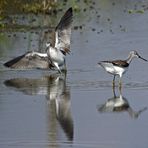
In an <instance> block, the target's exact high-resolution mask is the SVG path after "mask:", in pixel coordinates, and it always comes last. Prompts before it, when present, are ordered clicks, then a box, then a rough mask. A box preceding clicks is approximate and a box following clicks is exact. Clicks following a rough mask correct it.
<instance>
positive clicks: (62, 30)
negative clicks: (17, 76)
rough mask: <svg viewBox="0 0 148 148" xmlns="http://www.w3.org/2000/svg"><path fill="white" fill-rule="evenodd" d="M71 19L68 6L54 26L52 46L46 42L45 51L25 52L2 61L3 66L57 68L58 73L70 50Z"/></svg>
mask: <svg viewBox="0 0 148 148" xmlns="http://www.w3.org/2000/svg"><path fill="white" fill-rule="evenodd" d="M72 21H73V10H72V8H69V9H68V10H67V11H66V12H65V14H64V15H63V17H62V18H61V20H60V22H59V23H58V25H57V26H56V28H55V35H54V36H55V39H54V41H55V44H54V46H51V44H50V43H48V44H46V46H47V51H46V52H45V53H40V52H35V51H31V52H27V53H25V54H23V55H21V56H18V57H16V58H14V59H12V60H10V61H8V62H6V63H4V66H6V67H10V68H15V69H31V68H39V69H48V68H57V69H58V71H59V72H60V73H61V67H64V69H65V70H66V61H65V60H66V59H65V57H66V54H67V53H69V52H70V38H71V28H72Z"/></svg>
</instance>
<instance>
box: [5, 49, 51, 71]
mask: <svg viewBox="0 0 148 148" xmlns="http://www.w3.org/2000/svg"><path fill="white" fill-rule="evenodd" d="M4 66H6V67H10V68H15V69H31V68H40V69H47V68H49V61H48V56H47V54H46V53H38V52H27V53H25V54H23V55H21V56H18V57H16V58H14V59H12V60H10V61H8V62H6V63H4Z"/></svg>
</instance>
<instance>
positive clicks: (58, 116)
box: [4, 74, 74, 147]
mask: <svg viewBox="0 0 148 148" xmlns="http://www.w3.org/2000/svg"><path fill="white" fill-rule="evenodd" d="M4 84H5V85H6V86H8V87H13V88H15V89H16V90H17V91H21V92H23V93H24V94H27V95H38V94H42V95H43V94H44V95H46V98H47V104H48V125H49V128H48V135H49V142H51V141H52V142H54V146H55V147H56V141H57V140H60V139H59V138H61V133H62V132H60V129H61V128H62V130H63V131H64V133H65V135H66V137H67V139H68V141H72V140H73V128H74V127H73V119H72V115H71V102H70V90H69V88H68V87H67V86H66V74H63V75H59V74H52V75H50V76H44V77H42V78H40V79H30V78H15V79H10V80H6V81H5V82H4ZM58 137H59V138H58ZM52 146H53V145H52Z"/></svg>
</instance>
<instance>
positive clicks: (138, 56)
mask: <svg viewBox="0 0 148 148" xmlns="http://www.w3.org/2000/svg"><path fill="white" fill-rule="evenodd" d="M138 58H140V59H142V60H143V61H146V62H148V60H146V59H144V58H143V57H141V56H138Z"/></svg>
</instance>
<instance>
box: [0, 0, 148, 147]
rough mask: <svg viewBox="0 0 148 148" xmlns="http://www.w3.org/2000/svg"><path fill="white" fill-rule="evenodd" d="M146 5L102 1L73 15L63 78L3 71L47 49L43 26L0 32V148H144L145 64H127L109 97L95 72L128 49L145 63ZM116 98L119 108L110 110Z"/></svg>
mask: <svg viewBox="0 0 148 148" xmlns="http://www.w3.org/2000/svg"><path fill="white" fill-rule="evenodd" d="M143 5H145V7H146V6H147V3H146V1H138V0H137V1H129V0H127V1H124V2H122V3H121V2H120V1H116V2H115V1H110V2H109V1H102V0H100V1H97V2H96V5H95V6H94V7H95V9H92V8H89V9H87V10H86V11H84V12H83V13H82V12H81V13H80V14H75V17H74V26H75V27H74V29H73V32H72V44H71V50H72V52H71V54H70V55H68V56H67V68H68V72H67V75H64V74H63V75H60V74H58V73H57V72H56V71H48V70H23V71H20V70H11V69H7V68H5V67H3V65H2V63H4V62H5V61H7V60H9V59H11V58H13V57H16V56H17V55H21V54H23V53H24V52H26V51H28V50H36V49H40V50H43V51H44V49H45V45H44V43H45V42H46V41H47V40H48V37H49V36H50V32H48V33H47V32H46V31H47V28H46V29H45V28H44V29H40V28H38V29H35V30H33V31H32V30H31V31H30V30H28V31H26V32H18V31H17V32H15V31H14V32H8V31H6V32H3V34H1V38H3V40H1V42H0V52H1V56H0V61H1V65H0V67H1V72H0V75H1V76H0V88H1V89H0V119H1V122H0V147H3V148H13V147H14V148H17V147H18V148H20V147H21V148H26V147H28V148H37V147H42V148H44V147H45V148H46V147H52V148H54V147H55V148H56V147H61V148H66V147H67V148H69V147H74V148H80V147H91V148H93V147H94V148H97V147H102V148H112V147H114V148H115V147H117V148H118V147H120V148H125V147H127V148H135V147H143V148H146V147H147V145H148V141H147V137H148V130H147V129H148V124H147V122H148V118H147V116H148V111H147V107H148V99H147V96H148V91H147V89H148V76H147V72H148V63H146V62H144V61H141V60H140V59H134V60H133V61H132V63H131V65H130V68H129V70H128V72H127V73H126V74H125V75H124V76H123V87H122V90H121V92H120V91H119V90H118V87H116V88H115V92H114V91H113V89H112V83H111V81H112V76H111V75H109V74H107V73H106V72H105V71H104V70H103V69H102V68H100V67H98V66H97V62H98V61H100V60H109V59H118V58H122V59H124V58H126V57H127V55H128V53H129V51H130V50H133V49H134V50H137V51H138V52H139V54H140V55H141V56H143V57H144V58H146V59H148V50H147V34H148V28H147V23H148V19H147V17H148V12H147V10H145V11H144V13H138V11H137V10H141V9H143V7H142V6H143ZM129 10H134V11H132V12H133V13H129ZM85 14H86V15H85ZM84 16H85V17H84ZM60 17H61V14H59V15H58V17H57V18H55V20H54V23H55V22H56V21H58V18H60ZM55 24H56V23H55ZM80 26H82V28H81V27H80ZM42 41H43V42H42ZM120 99H121V100H122V103H123V106H120V107H116V108H109V107H107V105H108V104H109V103H112V102H111V101H119V100H120Z"/></svg>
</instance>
